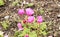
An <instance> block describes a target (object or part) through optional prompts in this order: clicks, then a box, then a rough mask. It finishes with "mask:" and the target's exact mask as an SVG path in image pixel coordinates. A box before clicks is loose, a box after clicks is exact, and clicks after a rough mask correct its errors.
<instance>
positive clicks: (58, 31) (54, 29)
mask: <svg viewBox="0 0 60 37" xmlns="http://www.w3.org/2000/svg"><path fill="white" fill-rule="evenodd" d="M14 1H15V0H4V2H5V5H3V6H0V22H2V21H4V20H5V18H4V17H5V16H10V17H9V19H8V20H9V21H10V22H11V25H10V26H9V28H8V29H7V30H4V29H3V28H2V26H0V27H1V28H0V30H1V31H4V34H9V35H10V37H13V35H14V29H17V27H16V24H17V21H16V20H15V19H17V20H19V16H18V14H17V10H18V9H19V8H26V6H25V5H23V4H22V3H23V2H24V1H26V2H28V3H33V4H34V7H32V8H33V9H34V10H36V12H37V15H41V14H39V10H40V9H43V10H44V13H43V14H42V16H43V18H44V21H46V22H48V23H47V27H48V28H47V31H48V32H49V34H48V35H47V36H43V37H48V36H52V37H60V16H59V15H60V0H21V2H20V0H18V1H19V2H18V4H17V5H16V6H13V5H12V2H14ZM37 15H36V16H37Z"/></svg>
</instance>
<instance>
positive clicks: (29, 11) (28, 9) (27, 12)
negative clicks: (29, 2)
mask: <svg viewBox="0 0 60 37" xmlns="http://www.w3.org/2000/svg"><path fill="white" fill-rule="evenodd" d="M26 14H27V15H28V16H31V15H33V14H34V11H33V10H32V9H31V8H27V9H26Z"/></svg>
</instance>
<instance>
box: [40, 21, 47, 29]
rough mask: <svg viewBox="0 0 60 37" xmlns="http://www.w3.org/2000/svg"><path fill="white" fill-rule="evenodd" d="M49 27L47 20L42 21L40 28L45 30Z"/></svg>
mask: <svg viewBox="0 0 60 37" xmlns="http://www.w3.org/2000/svg"><path fill="white" fill-rule="evenodd" d="M46 28H47V26H46V22H43V23H41V25H40V30H45V29H46Z"/></svg>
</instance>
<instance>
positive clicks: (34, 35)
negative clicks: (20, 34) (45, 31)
mask: <svg viewBox="0 0 60 37" xmlns="http://www.w3.org/2000/svg"><path fill="white" fill-rule="evenodd" d="M29 37H37V34H36V32H35V31H32V32H30V34H29Z"/></svg>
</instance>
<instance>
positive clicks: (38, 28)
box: [14, 22, 47, 37]
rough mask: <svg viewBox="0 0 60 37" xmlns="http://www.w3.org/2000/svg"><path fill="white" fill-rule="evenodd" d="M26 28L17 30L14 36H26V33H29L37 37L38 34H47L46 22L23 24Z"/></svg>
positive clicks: (30, 36) (31, 36)
mask: <svg viewBox="0 0 60 37" xmlns="http://www.w3.org/2000/svg"><path fill="white" fill-rule="evenodd" d="M23 28H24V30H22V31H19V32H15V36H14V37H24V35H26V34H28V35H29V37H37V35H40V34H41V35H47V31H46V28H47V26H46V22H42V23H41V24H40V25H39V24H37V23H36V22H34V23H32V24H31V23H27V24H23ZM32 29H33V30H32Z"/></svg>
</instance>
